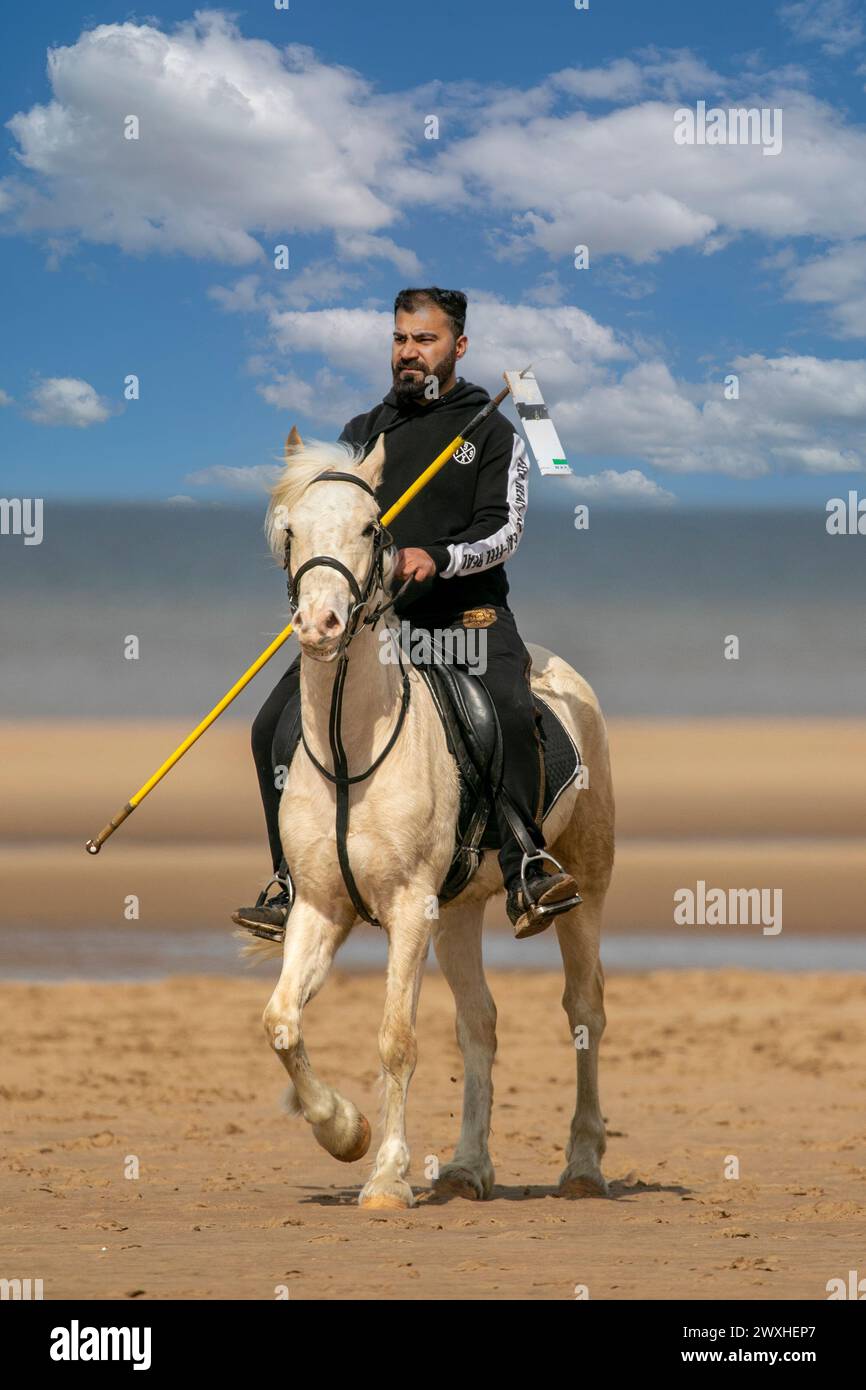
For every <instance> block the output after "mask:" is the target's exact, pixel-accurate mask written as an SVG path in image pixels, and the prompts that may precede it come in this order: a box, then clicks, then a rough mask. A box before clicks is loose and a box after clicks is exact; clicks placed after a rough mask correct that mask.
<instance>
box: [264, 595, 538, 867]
mask: <svg viewBox="0 0 866 1390" xmlns="http://www.w3.org/2000/svg"><path fill="white" fill-rule="evenodd" d="M495 612H496V622H495V623H492V624H491V626H490V627H487V628H481V629H478V630H477V633H478V636H479V638H480V637H481V635H482V634H484V638H483V640H484V643H485V647H484V655H485V658H486V670H484V672H483V676H482V679H483V680H484V683H485V685H486V686H487V689H488V690H489V691H490V696H491V699H492V700H493V703H494V705H495V707H496V713H497V715H498V716H499V723H500V725H501V727H502V745H503V771H502V782H503V785H504V787H505V790H506V791H507V792H508V794H509V796H510V797H511V800H512V801H513V802H514V805H515V807H516V810H517V812H518V815H519V816H520V818H521V820H522V821H523V823H524V825H525V826H526V829H527V830H528V832H529V834H530V836H531V838H532V839H533V840H534V841H535V843H536V845H537V846H538V847H539V848H540V849H541V848H543V846H544V837H543V835H542V833H541V830H540V828H539V825H538V821H537V817H538V816H539V815H540V812H541V807H540V805H539V802H540V797H541V762H540V758H541V750H542V743H541V717H540V714H539V712H538V711H537V708H536V705H535V702H534V700H533V697H532V691H531V689H530V685H529V668H530V664H531V658H530V655H529V652H528V651H527V650H526V647H525V646H524V644H523V641H522V639H521V637H520V634H519V632H518V631H517V624H516V623H515V621H514V615H513V613H512V612H511V611H510V609H507V608H497V609H496V610H495ZM410 621H411V620H410ZM449 625H450V626H455V624H454V621H453V618H452V619H451V622H450V624H449V623H447V622H446V623H443V624H442V625H441V626H442V627H443V628H444V627H446V626H449ZM412 630H413V631H418V630H419V629H418V627H417V626H416V625H415V624H412ZM300 680H301V658H300V656H297V657H296V658H295V660H294V661H293V662H292V664H291V666H290V667H289V669H288V671H286V673H285V675H284V676H283V677H282V679H281V680H280V681H279V682H278V683H277V685H276V686H275V687H274V689H273V690H272V691H271V693H270V695H269V696H268V698H267V700H266V701H265V703H264V704H263V705H262V708H261V709H260V711H259V713H258V715H257V716H256V719H255V722H254V724H253V733H252V745H253V758H254V759H255V764H256V772H257V773H258V778H259V788H260V790H261V796H262V804H263V806H264V811H265V822H266V824H267V829H268V840H269V843H270V848H271V856H272V858H273V863H274V872H276V870H277V869H278V868H279V866H280V864H281V862H282V859H283V850H282V845H281V843H280V834H279V828H278V824H277V817H278V812H279V806H280V796H281V788H280V787H278V786H277V783H276V780H275V777H274V766H273V749H274V745H275V744H276V746H277V747H278V748H280V749H285V748H286V747H287V746H291V747H292V748H294V746H295V745H294V739H295V738H297V736H298V730H299V727H300V726H299V720H298V715H299V707H300ZM293 729H294V736H293V732H292V731H293ZM284 756H285V755H284ZM497 817H498V824H499V833H500V836H501V844H502V848H501V850H500V851H499V865H500V868H501V870H502V878H503V881H504V882H505V884H506V886H508V887H510V886H511V884H512V883H513V882H514V880H515V878H517V877H519V874H520V865H521V861H522V859H523V851H522V849H521V848H520V845H519V844H518V843H517V841H516V840H515V838H514V835H513V833H512V831H511V830H510V828H509V826H508V824H507V822H506V821H505V820H504V818H503V817H502V816H501V814H499V813H498V812H497ZM289 867H290V868H291V866H289Z"/></svg>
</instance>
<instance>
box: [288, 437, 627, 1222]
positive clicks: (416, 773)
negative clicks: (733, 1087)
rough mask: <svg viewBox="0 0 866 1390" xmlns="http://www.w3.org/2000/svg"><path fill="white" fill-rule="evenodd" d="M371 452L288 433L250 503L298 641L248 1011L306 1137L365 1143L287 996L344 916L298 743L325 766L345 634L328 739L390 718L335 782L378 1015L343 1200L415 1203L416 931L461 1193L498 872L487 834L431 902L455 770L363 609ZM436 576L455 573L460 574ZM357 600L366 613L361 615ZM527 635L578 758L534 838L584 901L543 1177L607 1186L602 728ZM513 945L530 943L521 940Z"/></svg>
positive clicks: (606, 798)
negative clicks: (349, 780)
mask: <svg viewBox="0 0 866 1390" xmlns="http://www.w3.org/2000/svg"><path fill="white" fill-rule="evenodd" d="M384 458H385V454H384V448H383V439H382V437H380V439H379V442H378V444H377V445H376V447H375V449H374V450H373V451H372V453H371V454H370V456H369V457H368V458H367V459H366V460H365V461H364V462H360V461H359V460H358V458H357V457H356V456H354V455H353V454H352V452H351V450H347V448H346V446H342V445H330V444H314V445H310V446H309V447H299V448H295V449H294V450H292V451H291V452H289V453H288V454H287V464H286V469H285V472H284V474H283V476H282V478H281V480H280V481H279V482H278V484H277V485H276V487H275V488H274V490H273V493H272V497H271V503H270V507H269V510H268V521H267V533H268V539H269V542H270V545H271V548H272V549H273V551H274V553H275V555H276V556H277V557H278V558H279V559H280V560H281V561H282V562H284V563H286V564H287V565H288V567H289V571H290V574H292V572H293V574H294V576H296V577H297V582H296V584H295V590H294V597H295V604H296V613H295V632H296V634H297V637H298V640H299V642H300V646H301V653H302V659H301V707H302V712H303V731H304V741H305V744H306V748H304V747H301V746H300V745H299V747H298V751H297V753H296V755H295V757H294V759H293V761H292V763H291V767H290V769H289V772H288V775H287V778H286V783H285V789H284V792H283V797H282V802H281V807H280V834H281V837H282V842H283V847H284V850H285V854H286V859H287V862H288V863H289V865H290V866H291V871H292V876H293V879H294V883H295V892H296V896H295V902H294V906H293V908H292V911H291V914H290V916H289V919H288V923H287V929H286V936H285V942H284V945H283V956H282V969H281V971H280V977H279V980H278V982H277V985H276V988H275V989H274V992H273V994H272V996H271V998H270V1001H269V1002H268V1005H267V1008H266V1009H265V1013H264V1025H265V1030H266V1032H267V1035H268V1038H269V1039H270V1041H271V1045H272V1046H273V1048H274V1050H275V1052H276V1054H277V1056H278V1057H279V1059H280V1061H281V1062H282V1064H283V1066H284V1067H285V1069H286V1071H287V1072H288V1075H289V1078H290V1084H289V1093H288V1097H287V1108H288V1110H289V1111H290V1113H294V1114H297V1113H300V1114H302V1115H303V1117H304V1119H305V1120H306V1121H307V1122H308V1123H309V1124H310V1125H311V1126H312V1129H313V1134H314V1135H315V1137H316V1139H317V1141H318V1142H319V1144H321V1145H322V1147H323V1148H325V1149H327V1150H328V1152H329V1153H330V1154H333V1156H334V1157H335V1158H338V1159H341V1160H343V1161H344V1162H347V1163H348V1162H353V1161H354V1160H356V1159H360V1158H362V1157H363V1155H364V1154H365V1153H366V1152H367V1149H368V1148H369V1145H370V1126H369V1124H368V1122H367V1120H366V1119H365V1117H364V1116H363V1115H362V1114H361V1112H360V1111H359V1110H358V1109H357V1108H356V1107H355V1105H353V1103H352V1102H351V1101H350V1100H347V1099H346V1098H345V1097H344V1096H342V1095H340V1094H339V1092H338V1091H336V1090H335V1089H334V1088H333V1086H330V1085H328V1083H327V1082H326V1081H323V1080H322V1079H321V1078H320V1077H319V1076H317V1075H316V1073H315V1072H314V1070H313V1067H312V1065H311V1063H310V1059H309V1057H308V1056H307V1051H306V1048H305V1045H304V1037H303V1032H302V1017H303V1011H304V1006H305V1005H306V1004H307V1003H308V1001H309V1000H310V999H312V998H313V997H314V995H315V994H316V993H317V992H318V991H319V990H320V989H321V987H322V985H323V983H324V981H325V978H326V976H327V974H328V970H329V968H330V966H331V962H332V961H333V959H334V954H335V952H336V951H337V949H338V948H339V946H340V945H341V944H342V942H344V941H345V939H346V937H347V936H348V934H349V932H350V931H351V930H352V927H353V925H354V924H355V922H356V921H357V920H358V912H357V911H356V908H355V905H354V903H353V901H352V899H351V898H350V895H349V892H348V891H347V887H346V882H345V878H344V875H343V873H342V871H341V866H340V862H339V859H338V852H337V836H336V831H335V815H336V810H337V793H336V790H335V785H334V783H333V782H332V781H330V780H328V778H327V777H326V776H324V775H323V774H322V772H321V771H320V770H319V769H317V767H316V765H315V763H314V761H313V759H316V760H317V761H318V763H319V764H321V765H322V767H323V768H324V769H326V770H330V771H332V772H333V769H334V762H333V760H332V755H331V750H332V743H331V735H332V733H333V728H332V727H331V729H330V730H329V719H330V716H331V708H332V695H333V693H334V682H335V674H336V672H337V669H338V668H339V665H340V663H339V661H338V660H337V658H338V657H339V655H340V653H341V651H342V650H343V649H344V648H345V644H346V640H347V638H349V647H348V651H349V653H350V660H349V661H348V663H347V666H346V668H345V686H344V710H343V715H342V743H343V747H344V749H345V755H346V761H347V764H348V773H349V775H352V776H355V775H357V774H360V773H363V772H365V771H366V770H367V769H368V768H370V766H371V765H372V764H374V763H376V760H377V759H378V758H379V757H380V755H381V753H382V751H383V750H386V749H387V746H388V744H389V741H390V740H391V739H392V737H393V735H394V732H395V730H396V729H399V732H398V733H397V737H396V739H394V741H393V743H392V745H391V747H390V750H389V751H387V753H386V756H384V757H383V758H382V761H381V762H379V763H378V765H377V766H376V767H375V770H374V771H373V772H372V773H371V774H370V776H369V777H367V778H366V779H365V780H362V781H358V782H355V783H353V784H352V785H351V786H350V788H349V819H348V835H347V838H346V842H345V843H346V846H347V850H348V858H349V863H350V868H351V875H352V877H353V879H354V883H355V886H356V892H357V893H358V894H360V897H361V899H362V901H363V904H364V905H365V906H366V907H367V908H368V909H369V911H370V913H371V914H372V915H374V916H375V918H376V919H377V920H378V922H379V923H380V924H381V925H382V927H383V928H384V929H385V931H386V932H387V933H388V972H387V987H386V996H385V1010H384V1016H383V1018H382V1025H381V1028H380V1030H379V1052H380V1056H381V1061H382V1077H383V1083H384V1133H383V1135H382V1141H381V1144H380V1146H379V1150H378V1153H377V1155H376V1161H375V1164H374V1167H373V1171H372V1173H371V1175H370V1177H369V1179H368V1181H367V1183H366V1184H365V1186H364V1187H363V1189H362V1191H361V1193H360V1196H359V1202H360V1205H361V1206H362V1207H367V1208H380V1207H398V1208H401V1207H410V1206H412V1205H413V1204H414V1196H413V1193H412V1188H411V1187H410V1186H409V1183H408V1181H407V1174H408V1172H409V1149H408V1147H407V1144H406V1131H405V1110H406V1098H407V1092H408V1089H409V1082H410V1080H411V1078H412V1073H413V1071H414V1069H415V1061H416V1056H417V1044H416V1036H415V1015H416V1009H417V1004H418V995H419V991H420V987H421V976H422V973H423V968H424V963H425V960H426V957H427V952H428V948H429V944H430V940H431V937H432V940H433V944H434V947H435V950H436V956H437V958H438V961H439V965H440V967H441V969H442V973H443V975H444V976H445V979H446V980H447V981H448V984H449V986H450V987H451V990H452V992H453V994H454V1000H455V1004H456V1012H457V1039H458V1042H459V1045H460V1048H461V1051H462V1054H463V1061H464V1069H465V1076H464V1094H463V1116H462V1124H461V1129H460V1137H459V1140H458V1142H457V1147H456V1149H455V1152H454V1157H453V1160H452V1161H451V1162H450V1163H447V1164H445V1165H444V1166H443V1167H442V1168H441V1170H440V1173H439V1177H438V1179H437V1180H436V1189H437V1191H438V1192H440V1193H444V1194H457V1195H460V1196H464V1197H470V1198H483V1197H489V1196H490V1194H491V1191H492V1189H493V1180H494V1174H493V1165H492V1163H491V1161H490V1155H489V1152H488V1135H489V1131H490V1115H491V1106H492V1101H493V1086H492V1077H491V1073H492V1068H493V1058H494V1054H495V1051H496V1008H495V1005H494V1002H493V999H492V997H491V995H490V991H489V990H488V987H487V982H486V980H485V977H484V969H483V965H482V952H481V925H482V915H483V911H484V905H485V903H486V902H487V901H488V899H489V898H491V897H493V896H494V894H496V893H498V892H501V890H502V881H501V876H500V873H499V866H498V863H497V859H496V855H495V853H491V852H490V851H487V852H486V853H485V854H484V856H483V860H482V863H481V865H480V867H479V869H478V871H477V873H476V875H475V877H474V879H473V880H472V881H471V883H470V884H469V885H468V887H467V888H465V889H464V891H463V892H462V893H461V894H460V896H459V897H457V898H456V899H455V900H454V901H452V902H449V903H447V904H441V905H440V904H438V901H437V892H438V890H439V889H440V885H441V884H442V883H443V881H444V879H445V877H446V874H447V871H448V868H449V865H450V863H451V857H452V853H453V849H454V838H455V826H456V819H457V813H458V803H459V788H458V776H457V770H456V764H455V762H454V759H453V758H452V757H451V755H450V753H449V751H448V747H447V744H446V739H445V733H444V730H443V728H442V724H441V722H440V719H439V717H438V715H437V713H436V709H435V707H434V703H433V698H432V696H431V694H430V692H429V690H428V688H427V686H426V685H425V683H424V681H423V680H422V678H421V677H420V675H419V673H418V671H417V670H416V669H414V668H413V667H412V666H411V665H409V664H408V663H407V667H406V669H407V672H408V682H409V691H410V698H409V704H408V708H407V709H406V710H405V717H404V718H403V720H402V723H401V722H400V717H401V708H402V707H403V697H404V689H405V687H404V681H403V675H402V672H401V668H400V667H399V666H398V665H396V664H394V663H393V662H392V661H383V660H382V659H381V657H380V653H381V651H382V641H381V640H380V639H381V634H382V628H383V624H385V623H387V621H388V618H387V617H386V616H384V615H379V616H376V614H375V609H376V607H377V605H381V604H382V603H384V602H385V601H386V598H385V595H386V593H387V592H389V591H390V580H391V577H392V572H393V563H394V561H393V553H392V551H391V549H390V548H387V549H386V548H384V547H385V543H386V541H387V537H383V535H382V533H381V530H380V528H379V524H378V508H377V506H376V502H375V499H374V498H373V497H372V496H371V494H370V492H369V491H368V488H373V489H375V487H376V486H377V484H378V482H379V480H380V478H381V474H382V467H383V464H384ZM323 471H340V472H343V473H344V474H345V473H346V472H351V473H352V474H354V475H355V476H357V477H358V478H359V479H360V480H361V481H362V482H364V483H366V484H367V488H365V487H360V486H357V485H353V484H352V482H351V481H347V480H346V479H345V478H343V479H340V478H334V479H325V480H322V479H320V478H319V475H320V474H321V473H322V472H323ZM315 479H318V481H316V482H315V486H313V485H312V484H313V481H314V480H315ZM416 505H417V504H416ZM420 505H422V506H423V499H422V501H421V504H420ZM287 542H288V548H287ZM307 562H313V563H311V564H309V565H308V563H307ZM332 562H336V563H332ZM302 567H303V574H300V573H299V571H300V570H301V568H302ZM347 576H348V577H347ZM350 578H351V580H352V582H351V583H350V582H349V581H350ZM453 582H454V584H455V586H457V585H459V583H460V580H459V579H455V580H454V581H453ZM365 584H366V585H367V588H366V590H365ZM359 591H360V592H359ZM359 599H363V603H362V604H361V603H360V602H359ZM365 616H368V617H370V618H371V619H372V621H371V622H370V623H369V624H367V625H364V624H363V623H362V624H361V625H358V622H359V619H363V618H364V617H365ZM392 621H393V620H392ZM352 634H354V635H352ZM530 650H531V652H532V661H533V665H532V686H533V689H534V690H536V691H537V692H538V694H539V695H541V696H542V697H543V698H544V700H545V701H546V702H547V703H548V704H549V705H550V706H551V707H552V708H553V710H554V711H555V712H556V713H557V714H558V715H559V716H560V718H561V719H562V720H563V721H564V723H565V725H566V727H567V728H568V730H569V733H570V734H571V736H572V738H573V740H574V742H575V743H576V745H577V747H578V748H579V749H580V752H581V756H582V761H583V764H584V766H585V768H586V769H587V771H588V774H589V778H588V782H589V784H588V786H587V785H583V786H577V785H574V784H573V785H571V786H570V787H568V788H567V790H566V791H565V792H564V793H563V795H562V796H560V798H559V799H558V800H557V801H556V802H555V804H554V806H553V807H552V809H551V812H550V815H549V816H548V818H547V820H546V821H545V827H544V828H545V835H546V838H547V843H548V845H549V846H550V848H551V850H552V852H553V853H554V854H555V855H556V857H557V859H559V860H560V862H561V863H562V865H563V866H564V867H565V868H566V869H567V870H568V871H569V872H570V873H571V874H572V875H573V876H574V878H575V879H576V880H577V883H578V884H579V886H580V891H581V894H582V897H583V902H582V905H580V906H579V907H577V908H574V909H572V910H571V911H570V912H568V913H564V914H562V915H561V916H559V917H558V918H557V919H556V923H555V927H556V932H557V935H558V937H559V945H560V950H561V953H562V960H563V965H564V968H565V992H564V995H563V1001H562V1002H563V1005H564V1007H565V1012H566V1014H567V1016H568V1023H569V1026H570V1029H571V1032H572V1036H573V1039H574V1045H575V1055H576V1059H577V1100H576V1108H575V1112H574V1116H573V1119H572V1122H571V1132H570V1135H569V1139H568V1146H567V1150H566V1159H567V1161H566V1166H565V1170H564V1172H563V1173H562V1175H561V1177H560V1180H559V1192H560V1194H561V1195H562V1196H566V1197H579V1196H594V1195H604V1194H605V1193H606V1191H607V1186H606V1183H605V1180H604V1178H603V1176H602V1173H601V1168H600V1162H601V1157H602V1154H603V1153H604V1149H605V1132H604V1122H603V1119H602V1114H601V1109H600V1105H599V1096H598V1049H599V1043H600V1041H601V1036H602V1032H603V1030H604V1025H605V1015H604V976H603V973H602V968H601V963H600V961H599V955H598V949H599V936H600V931H601V914H602V906H603V903H604V897H605V893H606V891H607V887H608V884H609V882H610V876H611V868H612V864H613V793H612V788H611V776H610V764H609V758H608V747H607V733H606V729H605V725H604V720H603V718H602V715H601V711H600V709H599V705H598V701H597V700H596V697H595V695H594V694H593V692H592V690H591V689H590V687H589V686H588V685H587V683H586V681H584V680H583V679H582V677H581V676H579V675H578V674H577V673H576V672H575V671H573V670H572V669H571V667H570V666H568V665H566V663H565V662H564V661H561V660H560V659H559V657H557V656H554V655H553V654H552V653H550V652H547V651H544V650H543V649H542V648H539V647H535V648H530ZM524 949H527V950H531V946H530V945H528V943H524Z"/></svg>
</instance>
